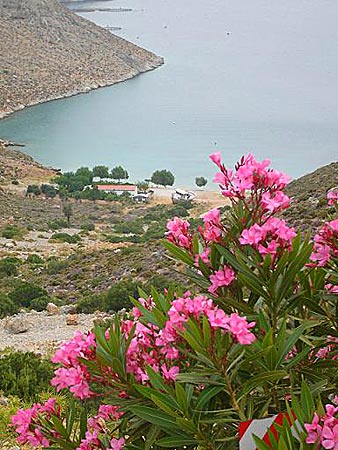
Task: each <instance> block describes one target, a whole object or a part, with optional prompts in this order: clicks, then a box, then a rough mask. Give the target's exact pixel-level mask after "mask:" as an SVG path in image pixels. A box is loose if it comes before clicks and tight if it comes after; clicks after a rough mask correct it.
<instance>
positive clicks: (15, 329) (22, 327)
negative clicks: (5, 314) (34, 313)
mask: <svg viewBox="0 0 338 450" xmlns="http://www.w3.org/2000/svg"><path fill="white" fill-rule="evenodd" d="M30 327H31V324H30V323H29V322H28V320H26V319H23V318H22V317H11V318H8V319H6V321H5V324H4V329H5V330H6V331H8V333H11V334H20V333H25V332H26V331H28V330H29V329H30Z"/></svg>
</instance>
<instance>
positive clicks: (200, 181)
mask: <svg viewBox="0 0 338 450" xmlns="http://www.w3.org/2000/svg"><path fill="white" fill-rule="evenodd" d="M207 183H208V180H207V179H206V178H204V177H196V178H195V184H196V186H198V187H203V186H205V185H206V184H207Z"/></svg>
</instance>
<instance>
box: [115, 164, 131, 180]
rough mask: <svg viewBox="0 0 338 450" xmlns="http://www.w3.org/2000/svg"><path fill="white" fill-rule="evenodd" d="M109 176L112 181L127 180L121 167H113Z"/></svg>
mask: <svg viewBox="0 0 338 450" xmlns="http://www.w3.org/2000/svg"><path fill="white" fill-rule="evenodd" d="M111 176H112V178H114V180H119V181H121V180H126V179H127V178H129V174H128V172H127V171H126V169H124V168H123V167H122V166H116V167H113V168H112V170H111Z"/></svg>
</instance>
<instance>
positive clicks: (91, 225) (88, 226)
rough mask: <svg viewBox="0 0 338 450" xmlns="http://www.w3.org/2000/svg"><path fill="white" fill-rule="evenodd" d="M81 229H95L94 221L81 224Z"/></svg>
mask: <svg viewBox="0 0 338 450" xmlns="http://www.w3.org/2000/svg"><path fill="white" fill-rule="evenodd" d="M81 230H84V231H94V230H95V224H94V223H92V222H86V223H83V224H82V225H81Z"/></svg>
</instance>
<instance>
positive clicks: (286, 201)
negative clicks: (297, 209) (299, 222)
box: [262, 191, 290, 213]
mask: <svg viewBox="0 0 338 450" xmlns="http://www.w3.org/2000/svg"><path fill="white" fill-rule="evenodd" d="M262 205H263V207H264V209H266V210H267V211H269V212H270V213H274V212H276V211H279V210H281V209H285V208H287V207H288V206H289V205H290V198H289V197H288V196H287V195H285V194H284V192H282V191H277V192H274V194H273V195H271V192H270V191H268V192H264V194H263V195H262Z"/></svg>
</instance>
